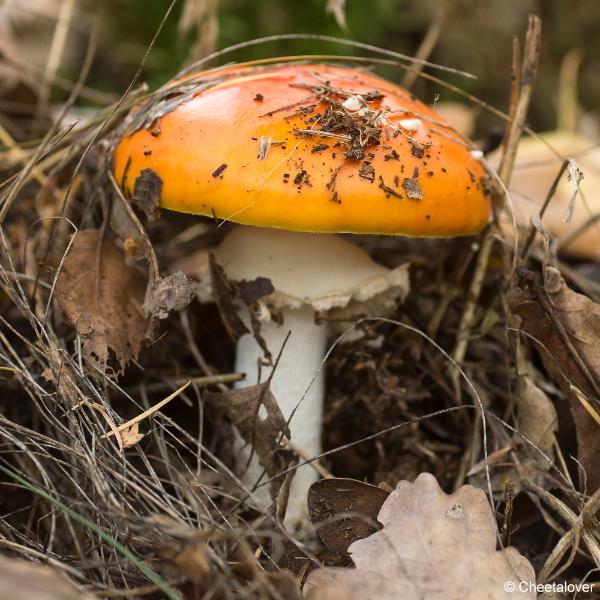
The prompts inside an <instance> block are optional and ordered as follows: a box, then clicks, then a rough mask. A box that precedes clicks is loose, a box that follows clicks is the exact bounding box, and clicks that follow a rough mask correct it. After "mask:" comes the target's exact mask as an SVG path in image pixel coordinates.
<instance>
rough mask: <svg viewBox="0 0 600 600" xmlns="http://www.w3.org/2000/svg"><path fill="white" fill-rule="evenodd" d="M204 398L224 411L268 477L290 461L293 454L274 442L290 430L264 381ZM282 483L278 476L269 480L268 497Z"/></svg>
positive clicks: (283, 468) (291, 461)
mask: <svg viewBox="0 0 600 600" xmlns="http://www.w3.org/2000/svg"><path fill="white" fill-rule="evenodd" d="M206 399H207V401H209V402H212V404H213V405H214V406H215V408H218V409H220V410H222V411H223V412H224V413H225V415H226V417H227V419H228V420H229V421H230V422H231V423H233V425H235V426H236V428H237V429H238V431H239V432H240V435H241V436H242V438H243V439H244V441H245V442H246V443H247V444H250V445H251V446H252V447H253V449H254V452H256V455H257V457H258V460H259V461H260V464H261V465H262V466H263V467H264V468H265V469H266V470H267V474H268V475H269V477H273V476H274V475H276V474H277V473H279V472H281V471H282V470H285V469H286V468H288V467H289V466H290V465H291V464H293V454H292V453H291V452H290V451H288V450H286V449H285V448H283V447H281V446H280V445H278V442H279V440H280V438H281V434H282V433H283V434H284V435H285V436H286V437H287V438H288V439H289V437H290V432H289V429H288V426H287V423H286V420H285V418H284V416H283V414H282V412H281V409H280V408H279V405H278V404H277V401H276V400H275V397H274V396H273V394H272V393H271V390H270V389H269V387H268V386H267V384H265V383H259V384H258V385H252V386H248V387H244V388H239V389H235V390H230V391H228V392H223V393H210V392H209V393H207V394H206ZM283 483H284V482H283V481H282V480H281V478H280V479H279V480H277V481H274V482H272V484H271V496H272V497H273V498H274V499H276V498H277V496H278V493H279V489H280V488H281V485H282V484H283Z"/></svg>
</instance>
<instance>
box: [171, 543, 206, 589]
mask: <svg viewBox="0 0 600 600" xmlns="http://www.w3.org/2000/svg"><path fill="white" fill-rule="evenodd" d="M160 555H161V558H162V559H163V560H164V561H165V562H166V563H167V565H168V566H169V567H170V568H171V570H172V571H173V572H174V573H175V574H177V575H179V576H183V577H185V578H186V580H187V581H191V582H193V583H196V584H200V583H202V582H203V581H204V580H206V577H207V576H208V574H209V573H210V564H209V562H208V556H207V554H206V536H204V535H203V534H202V533H198V534H197V535H195V536H190V537H188V538H187V539H185V540H182V542H181V543H180V545H179V546H178V547H175V546H163V547H162V548H161V549H160Z"/></svg>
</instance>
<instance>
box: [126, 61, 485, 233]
mask: <svg viewBox="0 0 600 600" xmlns="http://www.w3.org/2000/svg"><path fill="white" fill-rule="evenodd" d="M124 131H125V132H124V134H123V136H122V138H121V140H120V141H119V143H118V144H117V146H116V148H115V152H114V170H115V176H116V179H117V181H118V182H119V183H120V185H121V187H122V189H123V191H124V193H125V194H126V195H127V196H129V197H132V196H134V195H136V193H137V191H138V190H137V189H136V188H139V189H142V188H144V185H140V184H141V183H143V179H144V177H148V175H150V176H151V179H153V185H156V184H158V190H159V193H160V206H161V207H163V208H168V209H171V210H176V211H181V212H187V213H193V214H199V215H207V216H213V217H218V218H220V219H226V220H231V221H235V222H238V223H243V224H247V225H255V226H262V227H274V228H281V229H289V230H296V231H310V232H348V233H379V234H403V235H408V236H432V237H442V236H456V235H468V234H473V233H476V232H478V231H480V230H481V229H482V228H483V227H484V226H485V225H486V223H487V222H488V220H489V217H490V213H491V200H490V195H489V193H488V191H487V181H488V176H487V174H486V171H485V168H484V166H483V164H482V163H481V161H480V160H479V159H478V158H477V157H476V156H474V155H473V154H472V153H471V151H470V146H469V144H468V142H466V140H465V139H464V138H462V137H461V136H460V135H459V134H458V133H457V132H456V131H455V130H454V129H453V128H452V127H451V125H450V124H449V123H448V122H447V121H446V120H445V119H443V118H442V117H441V116H440V115H439V114H437V113H436V112H435V111H434V110H431V109H429V108H428V107H427V106H426V105H425V104H423V103H422V102H420V101H418V100H417V99H416V98H415V97H414V96H413V95H412V94H410V93H409V92H408V91H407V90H405V89H403V88H401V87H399V86H397V85H394V84H392V83H390V82H388V81H385V80H383V79H380V78H379V77H376V76H374V75H372V74H371V73H368V72H366V71H364V70H358V69H353V68H347V67H340V66H331V65H326V64H307V63H290V64H278V65H271V66H260V67H259V66H243V65H242V66H238V67H228V68H224V69H217V70H212V71H207V72H203V73H195V74H192V75H191V76H187V77H186V78H184V79H181V80H179V81H176V82H174V83H172V84H170V85H169V86H167V87H165V88H163V90H161V91H160V92H159V95H158V99H156V98H155V99H154V100H150V101H148V102H147V103H146V104H144V105H142V106H140V107H138V108H137V109H135V110H134V111H132V113H131V114H130V116H129V117H128V120H127V121H126V123H125V130H124ZM139 178H140V179H139Z"/></svg>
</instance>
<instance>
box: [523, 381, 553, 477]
mask: <svg viewBox="0 0 600 600" xmlns="http://www.w3.org/2000/svg"><path fill="white" fill-rule="evenodd" d="M516 398H517V410H518V415H519V423H518V429H519V433H521V434H522V435H524V436H525V437H526V438H527V439H528V440H529V441H531V442H533V443H534V444H535V445H536V446H537V447H538V448H539V449H540V450H541V451H542V452H543V453H544V454H546V455H547V456H548V457H549V458H551V459H552V457H553V456H554V450H553V448H554V441H555V434H556V432H557V431H558V417H557V415H556V410H555V408H554V404H552V401H551V400H550V398H548V396H547V395H546V394H545V393H544V392H543V391H542V390H541V389H540V388H539V387H538V386H537V385H536V384H535V383H534V382H533V381H532V379H531V378H530V377H521V378H520V379H519V382H518V387H517V394H516ZM540 458H541V460H539V461H537V462H538V464H539V465H540V466H541V467H543V468H545V469H548V468H549V464H548V462H547V461H546V460H544V459H543V458H542V457H540Z"/></svg>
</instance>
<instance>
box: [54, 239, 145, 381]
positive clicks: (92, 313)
mask: <svg viewBox="0 0 600 600" xmlns="http://www.w3.org/2000/svg"><path fill="white" fill-rule="evenodd" d="M145 289H146V284H145V281H144V279H143V277H142V276H141V275H140V274H139V273H138V272H137V271H136V270H135V269H134V268H132V267H128V266H127V264H126V263H125V256H124V255H123V253H122V252H121V250H119V249H118V248H117V247H116V246H115V245H114V244H113V243H112V242H111V241H109V240H106V239H105V240H103V241H102V242H101V241H100V233H99V231H98V230H96V229H87V230H84V231H80V232H79V233H77V235H76V238H75V242H74V243H73V246H72V248H71V251H70V252H69V255H68V256H67V258H66V259H65V261H64V264H63V268H62V270H61V272H60V275H59V276H58V281H57V284H56V296H55V298H56V303H57V304H58V306H59V307H60V308H61V309H62V311H63V312H64V313H65V315H66V317H67V319H68V321H69V322H70V323H71V324H72V325H73V326H74V327H75V328H76V329H77V331H78V333H79V335H80V336H81V340H82V342H83V348H82V349H83V355H84V357H85V359H86V360H87V361H88V362H89V363H90V364H93V365H94V366H96V367H97V368H98V369H99V370H100V372H101V373H105V372H106V371H107V369H108V368H109V363H112V362H114V361H111V360H110V358H111V356H110V351H112V352H113V353H114V357H115V358H116V361H117V363H118V365H117V364H114V365H112V364H111V365H110V366H112V367H113V369H114V371H115V374H116V375H119V374H121V373H122V372H123V370H124V368H125V366H126V365H127V363H128V362H129V361H130V360H131V359H132V358H133V359H135V358H137V356H138V355H139V353H140V350H141V348H142V341H143V340H144V338H145V336H146V331H147V328H148V322H147V320H146V319H145V318H144V316H143V313H142V302H143V300H144V293H145Z"/></svg>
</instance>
